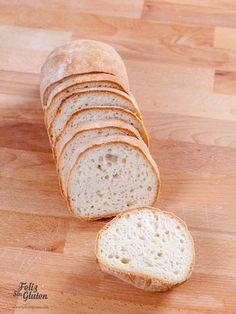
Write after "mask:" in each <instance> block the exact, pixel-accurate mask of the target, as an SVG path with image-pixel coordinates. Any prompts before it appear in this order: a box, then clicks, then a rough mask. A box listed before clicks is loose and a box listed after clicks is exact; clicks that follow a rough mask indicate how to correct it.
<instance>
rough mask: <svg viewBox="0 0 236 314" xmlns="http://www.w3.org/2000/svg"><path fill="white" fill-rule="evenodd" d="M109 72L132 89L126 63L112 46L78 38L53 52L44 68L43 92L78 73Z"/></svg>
mask: <svg viewBox="0 0 236 314" xmlns="http://www.w3.org/2000/svg"><path fill="white" fill-rule="evenodd" d="M90 73H106V74H111V75H114V76H116V77H117V78H118V79H119V80H120V82H121V83H122V85H124V87H125V90H129V83H128V77H127V73H126V69H125V65H124V63H123V61H122V59H121V57H120V56H119V54H118V53H117V52H116V51H115V49H113V48H112V47H111V46H109V45H107V44H105V43H102V42H98V41H94V40H76V41H72V42H69V43H67V44H65V45H63V46H61V47H58V48H56V49H55V50H53V51H52V52H51V54H50V55H49V56H48V58H47V60H46V61H45V63H44V65H43V67H42V69H41V84H40V94H41V99H42V100H43V102H45V96H44V95H45V92H46V90H47V89H48V88H49V87H50V86H51V85H52V84H55V83H57V82H59V81H61V80H63V79H64V78H66V77H69V76H71V75H76V74H83V75H85V74H90Z"/></svg>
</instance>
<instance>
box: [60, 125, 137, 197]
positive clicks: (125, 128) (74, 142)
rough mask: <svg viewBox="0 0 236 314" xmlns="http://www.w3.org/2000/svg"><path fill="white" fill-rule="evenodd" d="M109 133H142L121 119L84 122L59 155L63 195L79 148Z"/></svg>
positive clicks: (130, 134) (134, 134)
mask: <svg viewBox="0 0 236 314" xmlns="http://www.w3.org/2000/svg"><path fill="white" fill-rule="evenodd" d="M109 135H126V136H133V137H135V138H138V139H140V135H139V133H138V131H137V130H136V129H135V128H134V127H132V126H131V125H129V124H127V123H125V122H122V121H119V120H105V121H100V120H98V121H90V122H87V123H83V124H82V125H81V126H80V128H78V129H77V131H76V133H75V134H73V135H72V136H71V138H70V139H69V140H68V141H67V142H66V144H65V145H64V146H63V149H62V151H61V153H60V154H59V156H58V163H57V169H58V174H59V182H60V187H61V192H62V194H63V195H65V194H66V191H65V188H66V181H67V176H68V171H69V169H70V166H71V163H72V160H73V157H74V154H75V153H76V151H77V149H78V148H80V147H81V145H82V144H83V143H87V142H89V141H90V140H92V139H94V138H97V137H105V136H109Z"/></svg>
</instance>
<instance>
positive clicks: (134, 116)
mask: <svg viewBox="0 0 236 314" xmlns="http://www.w3.org/2000/svg"><path fill="white" fill-rule="evenodd" d="M88 110H113V111H120V112H122V113H125V114H127V115H129V116H132V118H134V119H135V120H136V121H137V122H138V124H139V127H140V130H138V131H139V133H140V135H141V137H142V139H143V141H144V142H145V144H146V145H147V146H149V138H148V134H147V131H146V129H145V127H144V124H143V121H142V120H140V119H139V118H138V117H137V116H136V115H135V114H134V113H133V112H131V111H129V110H126V109H124V108H121V107H89V108H84V109H80V110H78V111H76V112H74V113H73V114H72V115H71V116H70V118H69V119H68V120H67V122H66V124H65V126H64V127H63V129H62V130H61V132H60V133H59V134H58V136H57V137H56V139H55V140H54V141H53V140H52V136H51V132H50V131H49V128H47V133H48V137H49V140H50V143H51V145H53V142H57V140H58V139H59V138H60V136H61V134H62V132H64V130H65V128H66V127H67V125H68V124H69V123H70V121H71V120H72V119H73V118H74V117H75V116H76V115H77V114H79V113H81V112H85V111H88ZM102 120H103V119H102ZM108 120H110V119H108ZM118 120H119V119H118Z"/></svg>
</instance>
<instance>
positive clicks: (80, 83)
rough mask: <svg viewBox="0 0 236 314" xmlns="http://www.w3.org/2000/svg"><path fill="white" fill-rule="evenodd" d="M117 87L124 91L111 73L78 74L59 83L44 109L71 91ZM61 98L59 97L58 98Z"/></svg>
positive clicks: (50, 94)
mask: <svg viewBox="0 0 236 314" xmlns="http://www.w3.org/2000/svg"><path fill="white" fill-rule="evenodd" d="M100 87H107V88H115V89H117V90H120V91H123V92H125V91H124V89H123V88H122V86H121V85H120V84H119V83H118V82H117V80H116V78H115V77H114V76H112V75H109V74H90V75H87V76H84V75H76V76H73V77H72V78H69V79H67V80H64V81H63V82H61V83H58V84H57V85H56V86H55V87H54V88H53V89H52V91H51V92H50V93H49V95H48V100H47V104H45V106H44V109H46V107H48V106H50V105H51V102H52V101H55V100H57V101H59V100H61V99H62V98H63V97H64V96H66V95H68V94H69V93H71V92H74V91H77V90H81V89H85V88H100ZM58 98H59V99H58Z"/></svg>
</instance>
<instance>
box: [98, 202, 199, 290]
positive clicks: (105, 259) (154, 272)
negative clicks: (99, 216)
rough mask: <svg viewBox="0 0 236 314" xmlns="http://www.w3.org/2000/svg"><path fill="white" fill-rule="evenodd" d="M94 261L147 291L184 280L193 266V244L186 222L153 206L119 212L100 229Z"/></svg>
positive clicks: (167, 286) (163, 288)
mask: <svg viewBox="0 0 236 314" xmlns="http://www.w3.org/2000/svg"><path fill="white" fill-rule="evenodd" d="M95 251H96V257H97V261H98V263H99V265H100V267H101V269H102V270H103V271H104V272H107V273H109V274H111V275H113V276H115V277H117V278H120V279H122V280H124V281H126V282H128V283H131V284H132V285H134V286H136V287H138V288H141V289H145V290H150V291H165V290H168V289H170V288H172V287H174V286H176V285H180V284H182V283H183V282H185V281H186V280H187V279H188V278H189V277H190V275H191V273H192V270H193V267H194V259H195V253H194V244H193V240H192V237H191V235H190V233H189V231H188V229H187V226H186V224H185V223H184V222H183V221H182V220H181V219H180V218H178V217H177V216H175V215H174V214H172V213H169V212H164V211H161V210H159V209H157V208H152V207H148V206H145V207H141V208H136V209H130V210H127V211H125V212H123V213H120V214H119V215H118V216H117V217H116V218H114V219H113V220H112V221H110V222H109V223H108V224H107V225H105V226H104V227H103V228H102V230H101V231H100V232H99V234H98V236H97V241H96V249H95Z"/></svg>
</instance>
